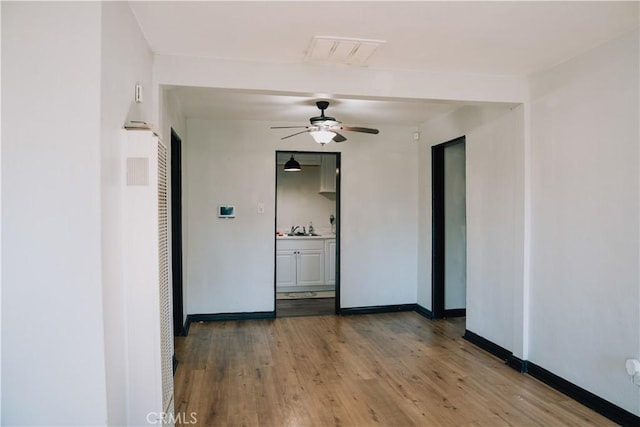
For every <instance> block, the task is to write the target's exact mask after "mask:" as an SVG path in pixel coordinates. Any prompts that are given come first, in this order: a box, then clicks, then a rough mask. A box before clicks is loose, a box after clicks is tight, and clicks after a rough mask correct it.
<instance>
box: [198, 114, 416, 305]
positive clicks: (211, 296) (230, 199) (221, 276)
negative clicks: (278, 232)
mask: <svg viewBox="0 0 640 427" xmlns="http://www.w3.org/2000/svg"><path fill="white" fill-rule="evenodd" d="M272 125H273V123H264V122H217V121H203V120H189V121H188V133H189V154H188V172H187V181H188V184H187V186H188V191H189V196H188V216H189V218H188V223H189V231H188V234H189V244H188V253H189V256H188V259H187V260H186V268H187V270H188V275H189V282H190V283H189V290H188V309H189V313H190V314H196V313H219V312H252V311H272V310H273V309H274V307H273V293H274V238H275V233H274V231H275V230H274V215H275V212H274V209H275V206H274V204H275V169H274V168H275V167H276V166H275V152H276V150H301V151H303V150H305V149H306V150H310V151H318V150H319V149H320V147H319V146H318V145H316V144H315V143H313V142H312V140H311V139H310V138H305V137H304V136H301V137H300V138H296V139H295V140H287V141H280V139H279V136H278V135H276V134H275V133H272V132H271V131H270V130H269V126H272ZM412 132H413V129H411V128H402V127H398V128H394V127H390V128H382V129H381V132H380V135H378V136H372V135H363V134H355V133H352V134H350V135H348V138H349V141H348V142H347V143H343V144H340V145H334V146H326V147H325V150H327V151H333V150H341V151H342V153H343V154H342V211H341V218H342V253H341V256H342V260H341V261H342V288H341V289H342V300H341V303H342V306H343V307H360V306H371V305H387V304H404V303H414V302H415V300H416V294H415V292H416V270H417V266H416V246H417V240H416V234H415V230H416V228H417V222H416V221H417V215H416V214H417V179H416V178H417V161H416V160H415V159H416V156H415V153H416V145H415V142H413V140H412V138H411V135H412ZM259 202H262V203H264V204H265V213H264V214H258V213H257V205H258V203H259ZM223 203H229V204H234V205H236V208H237V217H236V218H235V219H232V220H223V219H218V218H216V207H217V205H219V204H223Z"/></svg>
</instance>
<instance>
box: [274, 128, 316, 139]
mask: <svg viewBox="0 0 640 427" xmlns="http://www.w3.org/2000/svg"><path fill="white" fill-rule="evenodd" d="M307 132H309V130H308V129H307V130H303V131H302V132H296V133H293V134H291V135H288V136H284V137H282V138H280V139H287V138H291V137H292V136H296V135H300V134H301V133H307Z"/></svg>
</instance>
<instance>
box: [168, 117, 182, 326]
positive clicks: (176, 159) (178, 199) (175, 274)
mask: <svg viewBox="0 0 640 427" xmlns="http://www.w3.org/2000/svg"><path fill="white" fill-rule="evenodd" d="M171 274H172V276H171V281H172V284H173V286H172V295H173V335H174V336H177V337H179V336H183V335H184V311H183V295H182V286H183V283H182V276H183V275H182V140H181V139H180V137H179V136H178V134H177V133H176V131H175V130H173V128H172V129H171Z"/></svg>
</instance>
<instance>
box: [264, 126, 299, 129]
mask: <svg viewBox="0 0 640 427" xmlns="http://www.w3.org/2000/svg"><path fill="white" fill-rule="evenodd" d="M307 127H308V126H271V129H302V128H307Z"/></svg>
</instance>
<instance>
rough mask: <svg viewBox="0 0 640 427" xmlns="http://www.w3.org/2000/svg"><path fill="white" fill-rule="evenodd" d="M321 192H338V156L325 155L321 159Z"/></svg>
mask: <svg viewBox="0 0 640 427" xmlns="http://www.w3.org/2000/svg"><path fill="white" fill-rule="evenodd" d="M320 192H321V193H335V192H336V156H334V155H331V156H329V155H325V156H322V159H321V161H320Z"/></svg>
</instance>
